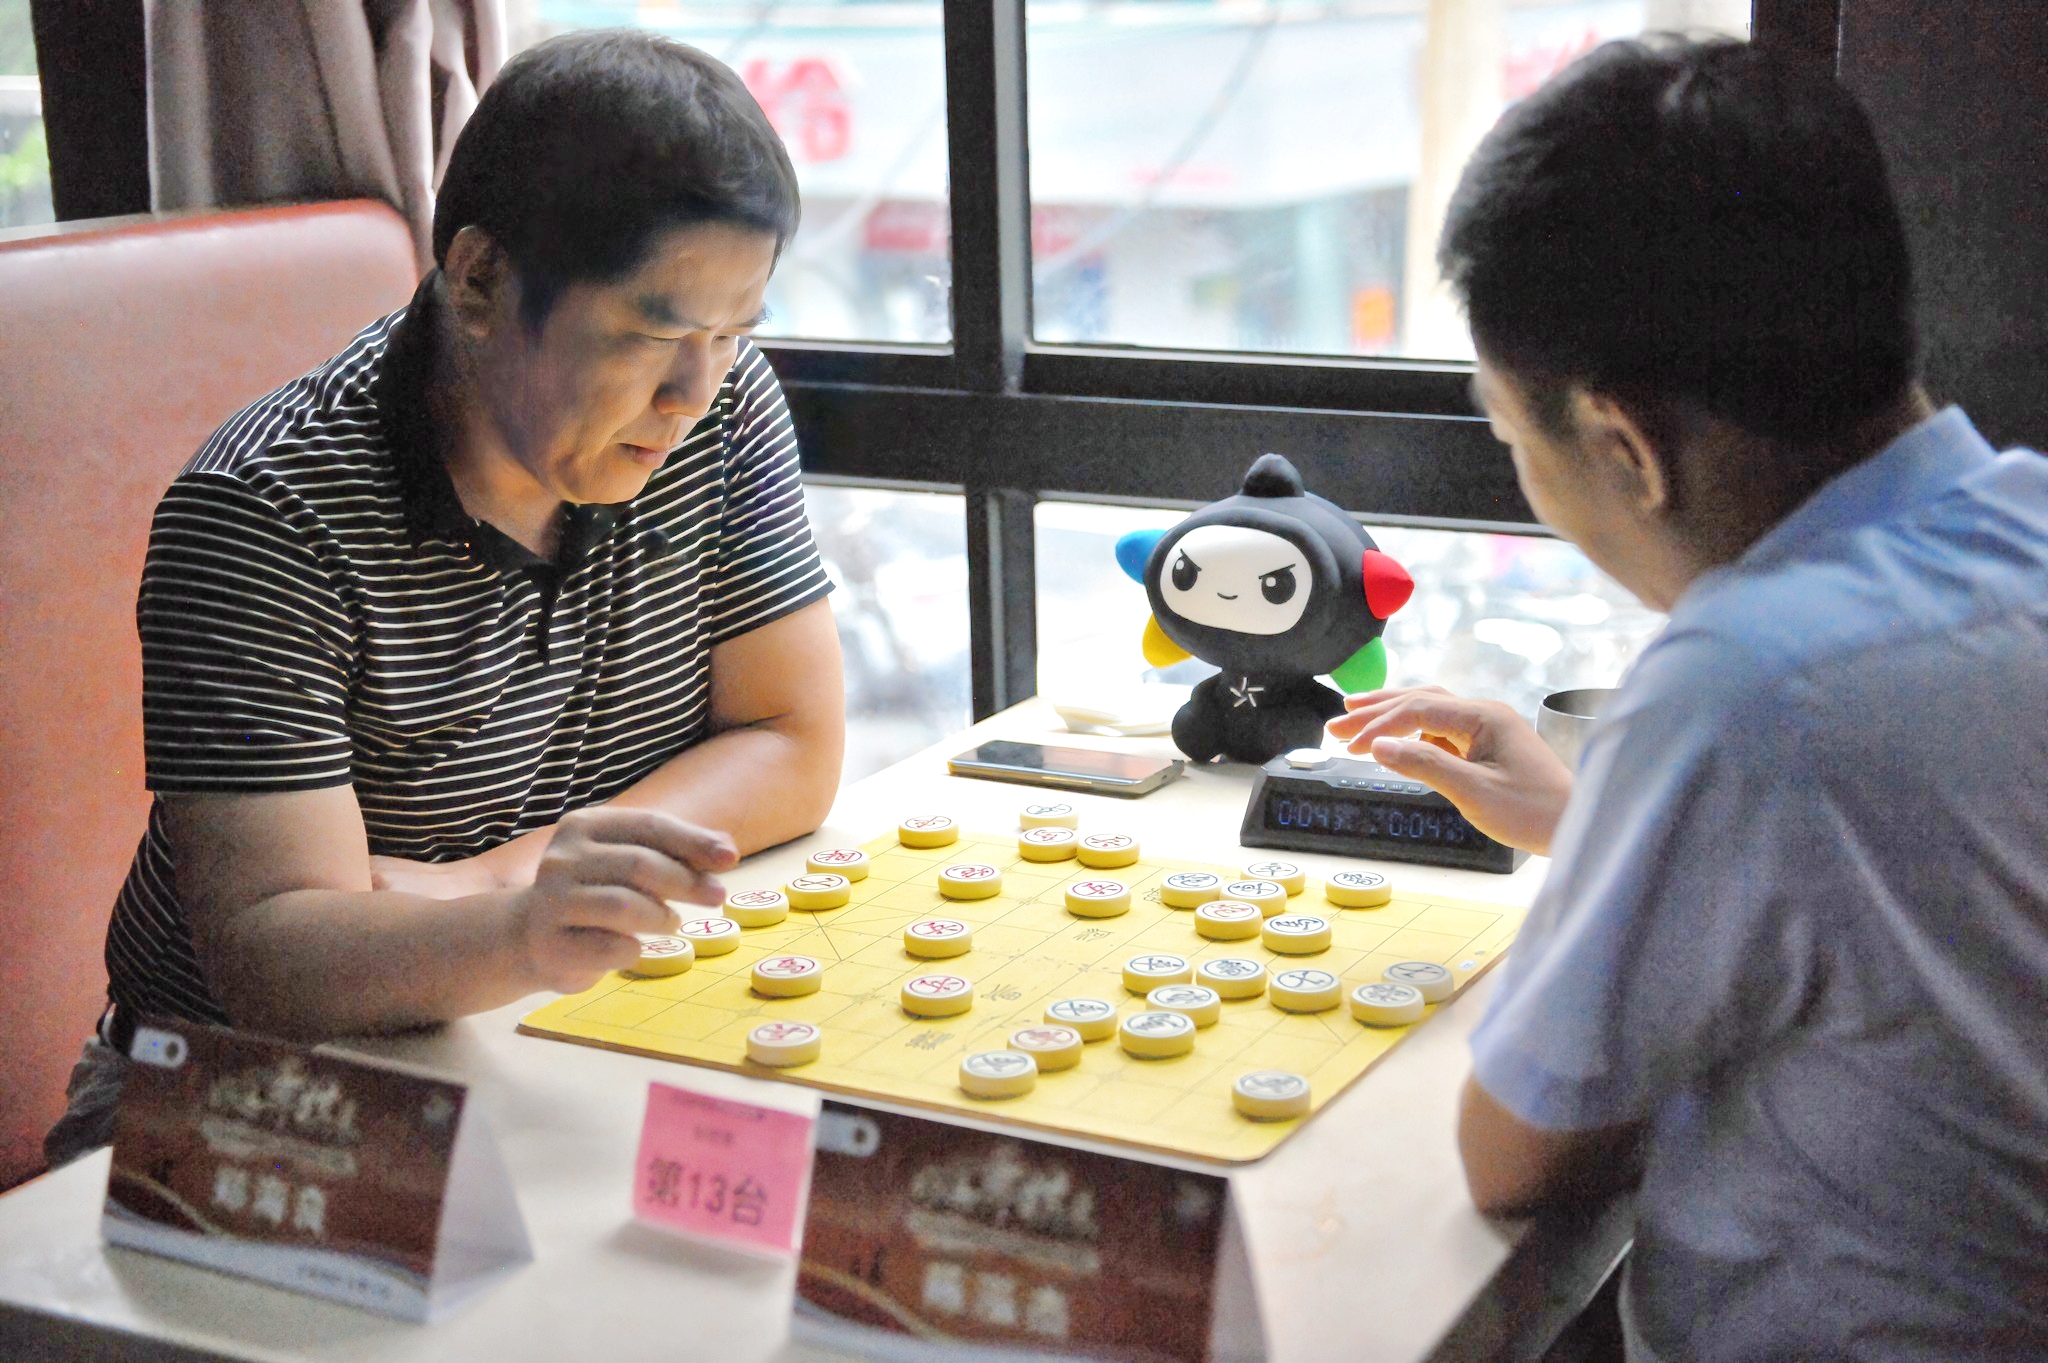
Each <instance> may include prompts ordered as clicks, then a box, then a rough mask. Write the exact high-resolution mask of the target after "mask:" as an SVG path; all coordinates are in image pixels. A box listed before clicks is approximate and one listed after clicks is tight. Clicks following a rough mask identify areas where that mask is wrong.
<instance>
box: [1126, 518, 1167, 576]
mask: <svg viewBox="0 0 2048 1363" xmlns="http://www.w3.org/2000/svg"><path fill="white" fill-rule="evenodd" d="M1165 534H1166V532H1165V531H1164V530H1133V531H1132V532H1131V533H1130V534H1128V535H1125V536H1123V537H1121V538H1120V539H1118V540H1117V542H1116V566H1117V567H1119V568H1121V569H1123V570H1124V576H1126V577H1128V578H1130V580H1131V581H1133V582H1143V581H1144V580H1145V561H1146V560H1147V559H1149V558H1151V557H1152V549H1153V546H1155V545H1157V544H1158V543H1159V541H1160V539H1161V538H1163V537H1164V536H1165Z"/></svg>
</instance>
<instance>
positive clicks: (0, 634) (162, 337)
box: [0, 202, 416, 1188]
mask: <svg viewBox="0 0 2048 1363" xmlns="http://www.w3.org/2000/svg"><path fill="white" fill-rule="evenodd" d="M415 281H416V271H415V266H414V256H413V247H412V236H411V233H410V232H409V230H408V229H407V228H406V225H405V223H404V222H403V220H401V219H400V218H399V217H398V215H397V214H396V213H393V212H392V211H391V210H390V209H388V208H386V207H384V206H383V205H382V204H374V203H360V202H358V203H335V204H321V205H311V206H306V207H297V208H267V209H258V210H254V211H250V212H242V213H218V214H207V215H201V216H190V217H182V218H169V219H161V220H151V219H140V220H122V221H119V222H115V223H112V224H106V223H93V222H72V223H66V224H62V225H61V226H59V227H55V228H42V229H20V230H17V231H15V232H10V233H4V234H0V433H4V437H0V777H4V779H0V1188H4V1187H7V1186H8V1185H10V1184H12V1183H14V1182H17V1181H19V1180H20V1179H21V1178H23V1177H26V1176H27V1175H29V1174H31V1173H33V1172H35V1171H36V1169H37V1168H38V1167H39V1166H40V1165H41V1163H42V1149H41V1140H42V1134H43V1132H44V1130H45V1129H47V1128H48V1126H49V1125H50V1123H51V1122H53V1121H55V1120H56V1118H57V1116H58V1115H59V1114H60V1113H61V1112H62V1110H63V1101H64V1081H65V1077H66V1075H67V1074H68V1073H69V1070H70V1066H71V1062H72V1061H73V1060H74V1059H75V1058H76V1056H77V1054H78V1048H79V1046H80V1044H81V1043H82V1042H83V1041H84V1039H85V1037H86V1035H87V1034H88V1032H89V1031H90V1030H91V1028H92V1024H93V1021H94V1019H95V1018H96V1017H97V1016H98V1014H99V1011H100V1007H101V1004H102V1003H103V1001H104V998H105V990H106V972H105V969H104V967H103V966H102V964H101V949H102V945H103V942H104V939H105V935H106V928H107V918H108V913H109V911H110V910H111V909H112V907H113V902H114V895H115V893H116V891H117V890H118V889H119V888H120V884H121V880H122V877H123V875H124V874H125V873H126V871H127V868H128V862H129V859H130V858H131V857H132V856H133V855H134V852H135V844H136V841H137V839H138V838H139V837H140V836H141V833H142V829H143V820H144V817H145V813H146V811H147V809H148V796H147V795H146V794H145V792H144V789H143V772H142V713H141V696H142V663H141V650H140V646H139V644H138V642H137V640H136V634H135V593H136V587H137V585H138V583H139V581H140V578H141V571H142V557H143V551H144V547H145V545H146V543H147V539H148V533H149V522H150V515H151V512H152V511H153V510H154V509H155V507H156V503H157V499H158V497H160V496H161V495H162V493H163V490H164V488H165V486H166V485H167V484H168V483H169V482H170V480H171V478H172V477H173V476H175V475H176V473H177V471H178V469H179V468H180V467H181V466H182V465H183V464H184V463H185V461H186V460H187V459H188V458H190V457H191V455H192V454H193V452H194V451H195V450H196V449H197V448H198V447H199V445H200V443H201V442H202V441H203V440H205V438H206V437H207V436H208V435H209V434H210V433H211V432H212V431H213V429H214V428H215V427H216V426H218V425H219V424H220V423H221V422H222V421H224V420H225V419H226V418H227V417H228V416H230V415H232V414H233V413H234V412H235V411H236V410H238V409H239V408H241V407H242V406H243V405H245V404H246V403H248V402H250V401H251V400H253V399H255V398H257V397H260V396H262V395H263V394H264V393H265V392H267V391H269V390H270V389H272V388H275V387H276V386H278V385H279V384H281V383H283V382H285V381H286V380H288V379H291V378H293V377H295V376H296V375H298V374H301V373H303V372H305V371H306V370H308V369H311V368H313V367H314V366H316V365H318V364H320V363H321V362H322V361H324V360H326V359H327V358H328V357H329V356H330V355H332V354H333V353H334V352H335V351H337V350H339V349H340V348H341V347H342V346H343V345H344V344H345V343H346V342H347V341H348V339H349V337H350V336H352V335H354V334H355V332H356V331H358V330H359V329H361V328H362V327H363V326H365V325H367V324H368V323H370V322H371V321H374V320H375V319H376V318H377V317H379V316H381V315H382V314H384V313H386V312H389V311H391V310H393V309H395V308H398V307H401V306H403V305H404V303H405V301H406V299H407V298H408V297H410V296H411V293H412V290H413V287H414V283H415Z"/></svg>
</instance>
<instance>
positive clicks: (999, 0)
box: [762, 0, 1841, 720]
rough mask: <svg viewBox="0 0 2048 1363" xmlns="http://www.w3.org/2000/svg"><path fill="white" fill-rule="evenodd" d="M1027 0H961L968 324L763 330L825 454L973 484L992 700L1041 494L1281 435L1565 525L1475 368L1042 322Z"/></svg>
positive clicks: (1472, 521) (1800, 20)
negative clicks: (941, 338)
mask: <svg viewBox="0 0 2048 1363" xmlns="http://www.w3.org/2000/svg"><path fill="white" fill-rule="evenodd" d="M1024 7H1025V0H944V23H945V54H946V120H947V122H946V137H947V155H948V170H949V179H950V184H951V205H950V212H951V220H952V317H953V340H952V343H951V344H950V345H947V346H907V345H878V344H861V343H857V342H827V341H803V340H764V341H763V342H762V347H763V349H765V350H766V351H767V352H768V356H769V359H770V361H771V362H772V363H773V364H774V366H775V369H776V372H777V374H778V375H779V376H780V377H781V379H782V384H783V387H784V390H785V391H786V393H787V394H788V397H789V403H790V408H791V411H792V413H793V414H794V416H795V419H796V426H797V435H798V440H799V444H800V447H801V449H802V458H803V466H804V470H805V472H806V473H807V474H812V475H817V476H820V477H822V478H825V479H828V480H829V481H831V482H834V483H851V484H869V485H880V486H896V487H919V488H926V489H930V490H936V491H949V492H958V493H963V494H964V495H965V499H966V515H967V560H968V596H969V601H968V618H969V628H970V631H971V635H972V637H971V640H970V644H971V648H970V657H971V659H972V667H973V714H974V718H975V719H977V720H980V719H985V718H987V717H988V716H989V715H991V714H993V713H995V712H996V711H998V710H1001V709H1003V708H1005V707H1007V706H1009V705H1013V704H1015V703H1016V702H1018V701H1020V700H1024V699H1026V698H1028V697H1030V696H1032V695H1033V694H1035V693H1036V691H1037V633H1038V631H1037V604H1036V603H1037V590H1036V583H1035V580H1034V579H1035V572H1034V550H1033V529H1032V524H1033V508H1034V507H1035V505H1036V503H1037V502H1038V501H1039V500H1040V499H1041V498H1047V497H1053V498H1059V499H1064V500H1082V501H1090V500H1096V501H1126V502H1138V503H1147V504H1156V505H1168V506H1174V505H1185V506H1193V505H1197V504H1199V503H1201V502H1205V501H1209V500H1212V499H1214V498H1216V497H1221V496H1226V495H1228V494H1229V493H1230V492H1231V491H1232V490H1233V489H1234V488H1235V486H1236V481H1237V479H1238V478H1239V477H1240V476H1241V475H1242V473H1243V470H1244V468H1245V466H1246V465H1247V464H1248V463H1250V461H1251V460H1252V458H1253V457H1255V456H1256V455H1258V454H1259V453H1261V452H1263V451H1265V450H1279V451H1281V452H1283V453H1285V454H1286V455H1287V456H1288V457H1289V458H1291V459H1293V460H1294V461H1295V463H1296V464H1297V465H1299V466H1300V467H1301V469H1302V471H1303V473H1304V475H1305V476H1306V477H1307V478H1308V480H1309V481H1310V483H1311V484H1312V485H1313V486H1314V487H1315V488H1316V490H1317V491H1318V492H1320V493H1322V494H1323V495H1324V496H1327V497H1329V498H1330V499H1331V500H1333V501H1335V502H1337V503H1338V504H1339V505H1342V506H1344V507H1345V508H1346V509H1348V510H1350V511H1353V512H1355V513H1357V514H1360V515H1363V516H1367V517H1370V518H1371V519H1374V520H1380V521H1389V522H1395V523H1410V524H1421V525H1429V526H1435V527H1439V528H1444V529H1461V530H1506V531H1514V532H1521V533H1536V534H1540V533H1544V531H1543V530H1542V527H1541V526H1539V525H1538V524H1537V523H1536V521H1535V517H1534V515H1533V514H1532V513H1531V512H1530V510H1529V506H1528V504H1527V503H1526V502H1525V501H1524V500H1523V499H1522V495H1521V492H1520V490H1519V489H1518V488H1517V487H1516V485H1515V479H1514V471H1513V469H1512V468H1511V466H1510V465H1509V462H1508V459H1507V457H1506V455H1505V453H1504V452H1503V451H1502V450H1501V448H1500V446H1499V445H1498V444H1497V443H1496V442H1495V441H1494V440H1493V438H1492V436H1491V434H1490V433H1489V432H1488V430H1487V427H1486V424H1485V423H1484V422H1483V421H1482V420H1480V419H1479V418H1478V417H1477V416H1475V415H1474V414H1473V411H1472V407H1471V403H1470V398H1469V384H1470V382H1471V375H1472V366H1471V365H1470V364H1465V363H1457V362H1443V361H1425V360H1400V361H1395V360H1361V359H1346V358H1342V357H1337V356H1320V355H1244V354H1231V353H1214V352H1207V351H1203V352H1193V351H1185V352H1177V351H1168V350H1157V349H1147V348H1141V347H1123V346H1101V345H1094V346H1089V345H1053V344H1044V343H1040V342H1037V341H1034V340H1032V339H1031V303H1032V299H1031V279H1030V259H1029V249H1030V194H1029V188H1030V182H1029V174H1028V165H1029V160H1028V139H1027V135H1026V132H1027V126H1028V125H1027V120H1026V106H1025V88H1026V87H1025V78H1024V73H1025V60H1026V57H1025V40H1024ZM1751 15H1752V19H1751V32H1752V35H1753V37H1754V39H1755V41H1757V42H1758V43H1762V44H1766V45H1769V46H1772V47H1776V48H1778V49H1780V50H1783V51H1786V52H1788V53H1791V54H1794V55H1795V56H1796V57H1797V58H1798V59H1799V60H1801V61H1803V62H1808V63H1811V64H1813V65H1815V66H1817V67H1820V68H1822V69H1825V70H1827V71H1829V72H1833V71H1834V69H1835V66H1836V63H1837V60H1838V53H1839V47H1840V27H1841V0H1753V5H1752V10H1751Z"/></svg>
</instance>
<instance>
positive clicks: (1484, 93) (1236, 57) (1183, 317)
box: [1027, 0, 1749, 359]
mask: <svg viewBox="0 0 2048 1363" xmlns="http://www.w3.org/2000/svg"><path fill="white" fill-rule="evenodd" d="M1027 16H1028V24H1029V28H1028V32H1029V45H1030V52H1029V77H1030V106H1029V107H1030V121H1031V129H1030V130H1031V203H1032V209H1031V244H1032V283H1033V299H1034V307H1035V311H1034V314H1033V329H1034V334H1035V336H1036V338H1037V339H1038V340H1039V341H1044V342H1081V343H1095V344H1102V343H1113V344H1118V345H1134V346H1159V347H1166V348H1171V349H1180V350H1185V349H1197V348H1200V349H1212V350H1236V351H1292V352H1299V353H1321V354H1332V355H1400V356H1414V357H1419V358H1430V359H1469V358H1470V357H1471V345H1470V342H1469V340H1468V339H1467V337H1466V334H1465V328H1464V324H1463V321H1462V319H1461V318H1460V317H1459V315H1458V312H1457V309H1456V307H1455V306H1454V305H1453V304H1452V303H1451V301H1450V299H1449V298H1448V297H1447V296H1446V295H1445V294H1444V292H1443V291H1442V290H1441V288H1440V287H1439V280H1438V277H1437V272H1436V262H1435V244H1436V237H1437V233H1438V231H1439V229H1440V228H1441V227H1442V225H1443V215H1444V207H1445V204H1446V203H1447V201H1448V200H1449V197H1450V193H1451V190H1452V188H1453V187H1454V186H1455V185H1456V183H1457V178H1458V173H1459V171H1460V169H1461V168H1462V167H1463V165H1464V163H1465V160H1466V158H1467V157H1468V156H1469V155H1470V154H1471V151H1472V148H1473V147H1474V146H1475V145H1476V144H1477V143H1478V140H1479V138H1480V136H1481V135H1483V134H1484V133H1485V131H1486V130H1487V128H1489V127H1491V126H1492V124H1493V122H1494V120H1495V119H1496V118H1497V117H1498V116H1499V114H1500V111H1501V110H1502V108H1503V107H1505V105H1506V104H1507V103H1509V102H1511V101H1513V100H1515V99H1517V98H1519V97H1520V96H1522V95H1524V94H1527V93H1529V92H1530V91H1532V90H1534V89H1535V88H1536V87H1537V86H1539V85H1541V84H1542V83H1543V82H1544V81H1545V80H1547V79H1548V78H1549V77H1550V76H1552V75H1553V74H1555V73H1556V72H1558V71H1559V70H1562V69H1563V68H1564V67H1565V66H1566V65H1567V64H1568V63H1569V62H1570V61H1571V60H1572V59H1573V58H1575V57H1577V56H1579V55H1580V54H1582V53H1584V52H1587V51H1590V50H1591V49H1592V48H1593V47H1595V46H1597V45H1598V44H1599V43H1601V42H1603V41H1605V40H1607V39H1610V38H1619V37H1630V36H1634V35H1636V34H1639V33H1642V32H1644V31H1645V30H1646V29H1694V30H1712V31H1720V32H1732V33H1737V34H1745V35H1746V34H1747V32H1748V28H1749V3H1748V0H1247V2H1246V3H1218V2H1217V0H1029V4H1028V9H1027Z"/></svg>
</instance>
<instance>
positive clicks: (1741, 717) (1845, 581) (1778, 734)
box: [1473, 408, 2048, 1363]
mask: <svg viewBox="0 0 2048 1363" xmlns="http://www.w3.org/2000/svg"><path fill="white" fill-rule="evenodd" d="M1552 850H1553V854H1554V856H1555V858H1556V860H1555V864H1554V866H1553V868H1552V872H1551V876H1550V879H1549V881H1548V883H1547V884H1546V885H1545V886H1544V888H1543V892H1542V895H1541V897H1540V898H1539V899H1538V901H1537V905H1536V908H1535V910H1534V911H1533V913H1532V914H1531V915H1530V918H1529V920H1528V924H1527V926H1526V927H1525V928H1524V930H1523V932H1522V934H1521V937H1520V939H1519V940H1518V941H1517V942H1516V944H1515V948H1514V953H1513V955H1512V956H1511V957H1510V959H1509V961H1508V962H1507V964H1506V967H1505V969H1506V978H1505V979H1504V981H1503V983H1502V987H1501V991H1500V993H1499V995H1498V997H1497V998H1496V1000H1495V1003H1494V1006H1493V1008H1492V1010H1491V1011H1490V1013H1489V1014H1488V1016H1487V1017H1486V1019H1485V1021H1484V1023H1483V1024H1482V1026H1481V1028H1480V1030H1479V1032H1478V1033H1477V1035H1476V1036H1475V1038H1474V1041H1473V1049H1474V1053H1475V1054H1474V1060H1475V1072H1476V1075H1477V1077H1478V1079H1479V1082H1480V1083H1481V1084H1482V1085H1483V1086H1484V1087H1485V1088H1486V1090H1487V1091H1488V1092H1489V1093H1490V1094H1492V1095H1493V1096H1494V1097H1495V1098H1496V1099H1498V1100H1499V1101H1500V1102H1501V1103H1502V1104H1503V1105H1504V1106H1506V1107H1507V1108H1508V1109H1509V1110H1510V1111H1512V1112H1513V1113H1515V1114H1516V1115H1517V1116H1519V1117H1520V1118H1522V1119H1523V1120H1524V1121H1526V1122H1529V1123H1531V1124H1533V1125H1536V1126H1540V1127H1544V1128H1548V1129H1553V1130H1572V1129H1585V1128H1591V1127H1598V1126H1605V1125H1611V1124H1616V1123H1624V1122H1635V1121H1641V1122H1644V1123H1646V1124H1647V1133H1648V1136H1647V1144H1646V1168H1645V1172H1644V1180H1643V1187H1642V1191H1641V1194H1640V1197H1639V1203H1638V1205H1639V1224H1638V1231H1637V1241H1636V1253H1635V1257H1634V1260H1633V1263H1632V1266H1631V1270H1630V1283H1629V1305H1630V1310H1631V1313H1632V1318H1633V1321H1634V1325H1635V1329H1636V1332H1637V1334H1638V1336H1639V1342H1640V1343H1641V1344H1646V1345H1647V1346H1648V1348H1649V1349H1650V1350H1652V1351H1654V1352H1655V1353H1656V1354H1657V1355H1660V1356H1662V1357H1663V1358H1666V1359H1670V1360H1678V1359H1685V1360H1688V1361H1698V1363H1734V1361H1735V1360H1742V1361H1743V1363H1749V1361H1751V1360H1755V1361H1756V1363H1762V1360H1773V1361H1775V1360H1787V1359H1800V1360H1819V1359H1879V1358H1882V1359H1886V1360H1927V1363H1934V1361H1935V1360H1940V1361H1941V1363H1958V1360H1970V1359H1983V1360H1990V1359H2000V1360H2006V1359H2016V1358H2048V460H2044V459H2042V458H2041V457H2040V456H2039V455H2037V454H2034V453H2031V452H2028V451H2024V450H2018V451H2012V452H2009V453H2006V454H2003V455H1999V454H1995V453H1994V452H1993V451H1992V449H1991V448H1990V447H1989V446H1988V445H1987V444H1986V443H1985V442H1984V440H1983V439H1982V437H1981V436H1979V435H1978V434H1977V432H1976V430H1975V428H1973V427H1972V426H1971V424H1970V422H1969V420H1968V419H1967V418H1966V417H1965V416H1964V415H1963V414H1962V413H1961V412H1960V411H1958V410H1956V409H1953V408H1951V409H1949V410H1947V411H1944V412H1942V413H1941V414H1940V415H1938V416H1935V417H1933V418H1931V419H1930V420H1928V421H1926V422H1924V423H1922V424H1921V425H1920V426H1918V427H1916V428H1915V429H1913V430H1912V431H1910V432H1908V433H1907V434H1906V435H1904V436H1902V437H1901V438H1900V439H1899V440H1898V441H1896V442H1895V443H1894V444H1892V445H1891V446H1890V447H1889V448H1887V449H1886V450H1885V451H1883V452H1882V453H1881V454H1879V455H1877V456H1876V457H1875V458H1873V459H1871V460H1869V461H1868V462H1866V463H1864V464H1861V465H1859V466H1857V467H1856V468H1854V469H1852V470H1850V471H1849V472H1847V473H1845V474H1843V475H1842V476H1840V477H1839V478H1837V479H1835V480H1834V481H1833V482H1831V483H1829V484H1828V485H1827V486H1826V487H1824V488H1823V489H1821V491H1820V492H1818V493H1817V494H1815V495H1814V497H1813V498H1811V499H1810V500H1809V501H1808V502H1807V503H1806V504H1805V505H1803V506H1801V507H1800V508H1799V509H1798V510H1797V511H1795V512H1794V513H1793V514H1792V515H1791V516H1790V517H1788V518H1787V519H1786V520H1784V521H1783V522H1781V523H1780V524H1779V525H1778V526H1777V527H1776V528H1774V529H1773V530H1772V531H1771V532H1770V533H1769V534H1768V535H1766V536H1765V537H1764V538H1763V539H1762V540H1760V541H1759V542H1758V543H1757V544H1755V545H1754V546H1753V547H1752V548H1751V549H1750V550H1749V552H1748V553H1746V554H1744V555H1743V556H1742V558H1741V559H1740V560H1738V561H1737V562H1735V563H1734V564H1731V565H1729V566H1727V567H1725V568H1722V569H1719V570H1716V571H1715V572H1713V573H1710V574H1708V575H1707V576H1705V577H1703V578H1701V579H1700V580H1699V581H1698V582H1696V583H1695V584H1694V585H1693V586H1692V588H1691V589H1690V590H1689V591H1688V592H1687V593H1686V594H1685V596H1684V598H1683V599H1682V600H1681V601H1680V602H1679V603H1678V607H1677V609H1676V610H1675V611H1674V612H1673V613H1672V616H1671V622H1670V625H1669V627H1668V629H1667V630H1666V631H1665V633H1664V634H1663V635H1662V636H1661V637H1660V638H1659V639H1658V640H1657V641H1656V642H1655V643H1654V644H1653V645H1652V646H1651V647H1650V648H1649V649H1648V650H1647V651H1645V652H1644V654H1643V655H1642V657H1641V658H1640V659H1639V660H1638V661H1637V663H1636V665H1635V667H1634V668H1633V669H1632V670H1631V671H1630V673H1629V675H1628V677H1627V678H1626V680H1625V681H1624V682H1623V684H1622V687H1621V689H1620V691H1619V693H1618V694H1617V695H1616V696H1615V697H1614V700H1613V703H1612V705H1611V706H1610V709H1609V710H1608V713H1607V714H1606V716H1605V717H1604V718H1603V719H1602V720H1601V721H1600V723H1599V724H1598V726H1597V727H1596V728H1595V731H1594V733H1593V735H1592V737H1591V739H1590V741H1589V743H1588V745H1587V748H1586V752H1585V756H1584V758H1583V760H1582V763H1581V767H1580V771H1579V777H1578V785H1577V787H1576V789H1575V790H1574V792H1573V795H1572V800H1571V804H1570V807H1569V808H1568V809H1567V811H1566V813H1565V817H1564V820H1563V823H1562V824H1561V826H1560V827H1559V829H1558V836H1557V839H1556V842H1555V845H1554V847H1553V849H1552Z"/></svg>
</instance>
